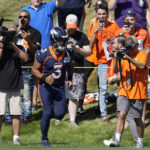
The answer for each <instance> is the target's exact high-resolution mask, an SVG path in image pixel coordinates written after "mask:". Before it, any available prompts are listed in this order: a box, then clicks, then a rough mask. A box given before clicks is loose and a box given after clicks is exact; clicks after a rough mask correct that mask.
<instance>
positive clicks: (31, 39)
mask: <svg viewBox="0 0 150 150" xmlns="http://www.w3.org/2000/svg"><path fill="white" fill-rule="evenodd" d="M29 22H30V14H29V13H28V12H27V11H26V10H23V11H21V12H20V13H19V16H18V36H17V45H18V46H19V47H20V48H21V49H22V50H24V51H25V52H27V54H28V56H29V60H28V62H22V74H23V82H24V89H23V114H22V116H21V119H22V122H23V123H24V124H27V123H29V122H30V121H31V120H30V118H31V114H32V93H33V87H34V85H35V78H34V76H33V75H32V73H31V67H32V65H33V62H34V57H35V52H36V50H37V49H40V45H41V34H40V32H39V31H38V30H36V29H34V28H32V27H31V26H30V25H29ZM5 122H6V123H9V122H11V120H10V117H9V115H8V114H7V115H6V118H5Z"/></svg>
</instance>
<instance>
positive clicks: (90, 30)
mask: <svg viewBox="0 0 150 150" xmlns="http://www.w3.org/2000/svg"><path fill="white" fill-rule="evenodd" d="M97 25H98V22H97V21H96V18H94V19H92V20H90V23H89V27H88V38H89V39H90V38H91V37H92V35H93V31H94V30H95V28H96V27H97ZM86 59H87V60H88V61H89V62H92V63H94V64H95V65H97V58H96V44H94V46H93V49H92V54H91V55H90V56H87V57H86Z"/></svg>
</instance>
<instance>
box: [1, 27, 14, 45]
mask: <svg viewBox="0 0 150 150" xmlns="http://www.w3.org/2000/svg"><path fill="white" fill-rule="evenodd" d="M0 35H1V36H3V41H2V42H3V44H4V46H6V45H8V44H9V43H11V42H12V41H13V40H14V37H15V35H16V31H8V29H7V28H6V27H3V26H1V27H0Z"/></svg>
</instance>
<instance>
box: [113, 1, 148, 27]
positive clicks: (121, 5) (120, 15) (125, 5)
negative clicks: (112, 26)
mask: <svg viewBox="0 0 150 150" xmlns="http://www.w3.org/2000/svg"><path fill="white" fill-rule="evenodd" d="M139 1H140V0H138V1H137V2H135V1H134V0H117V8H116V9H115V20H116V22H117V24H118V25H119V27H122V26H123V25H124V14H125V11H126V10H128V9H131V8H132V9H134V10H135V13H136V16H137V21H136V26H137V27H140V28H144V29H147V24H146V13H145V9H147V8H148V3H147V0H142V1H143V5H142V3H141V6H140V2H139Z"/></svg>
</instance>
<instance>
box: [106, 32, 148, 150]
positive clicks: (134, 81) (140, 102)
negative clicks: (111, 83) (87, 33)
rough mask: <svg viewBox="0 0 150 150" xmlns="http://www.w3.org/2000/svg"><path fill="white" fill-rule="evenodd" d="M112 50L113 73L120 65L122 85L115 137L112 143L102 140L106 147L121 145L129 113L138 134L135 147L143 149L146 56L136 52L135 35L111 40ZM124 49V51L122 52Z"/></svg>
mask: <svg viewBox="0 0 150 150" xmlns="http://www.w3.org/2000/svg"><path fill="white" fill-rule="evenodd" d="M113 47H114V49H115V52H114V56H115V61H114V65H113V71H114V72H115V73H117V72H119V70H120V67H119V66H121V68H122V70H121V72H122V73H121V75H122V78H121V80H122V84H121V83H120V86H119V92H118V99H117V111H118V112H119V116H118V119H117V124H116V132H115V136H114V138H113V139H111V140H104V144H105V145H106V146H109V147H119V146H120V140H121V135H122V132H123V129H124V122H125V118H126V115H127V113H128V111H129V110H130V111H132V115H133V117H134V120H135V123H136V126H137V133H138V140H137V143H136V144H135V146H134V148H143V135H144V124H143V122H142V112H143V107H144V103H145V99H147V82H148V81H147V75H148V62H147V54H146V53H145V52H143V51H139V50H138V40H137V39H136V37H135V36H130V37H128V38H125V37H124V36H121V35H120V36H117V37H116V38H115V39H114V44H113ZM125 47H126V50H124V49H125ZM118 50H119V52H118ZM120 50H122V51H124V52H127V53H122V52H121V54H120ZM118 64H119V66H118ZM131 72H132V75H131ZM141 72H142V74H141Z"/></svg>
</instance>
